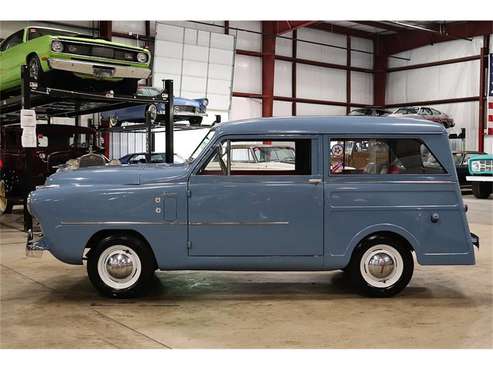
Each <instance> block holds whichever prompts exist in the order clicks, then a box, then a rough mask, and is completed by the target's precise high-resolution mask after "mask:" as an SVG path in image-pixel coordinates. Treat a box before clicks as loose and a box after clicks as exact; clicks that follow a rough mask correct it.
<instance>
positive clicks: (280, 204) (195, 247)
mask: <svg viewBox="0 0 493 370" xmlns="http://www.w3.org/2000/svg"><path fill="white" fill-rule="evenodd" d="M218 143H219V145H220V146H219V147H218V148H220V150H221V153H218V152H216V151H215V150H211V151H210V152H209V153H207V154H206V155H205V156H204V160H203V161H202V163H201V164H200V165H199V166H197V167H196V168H195V169H194V171H193V174H192V175H191V176H190V179H189V201H188V211H189V216H188V217H189V222H188V224H189V244H190V245H189V255H190V256H225V257H227V256H229V257H248V256H250V257H266V256H321V255H322V253H323V184H322V175H321V173H320V171H321V166H320V165H319V158H321V155H320V151H321V145H320V140H319V138H318V137H316V136H315V137H314V136H303V137H298V136H295V137H282V138H278V137H275V136H269V137H256V138H254V139H251V138H248V139H246V138H219V139H218ZM258 144H263V145H281V144H282V145H283V146H286V145H289V146H292V147H293V148H294V150H295V153H296V163H284V162H270V163H268V165H266V164H265V163H261V162H257V161H249V160H246V161H237V160H232V158H231V156H230V155H229V153H230V149H231V147H232V146H237V145H241V146H242V147H245V146H248V145H250V146H254V145H258Z"/></svg>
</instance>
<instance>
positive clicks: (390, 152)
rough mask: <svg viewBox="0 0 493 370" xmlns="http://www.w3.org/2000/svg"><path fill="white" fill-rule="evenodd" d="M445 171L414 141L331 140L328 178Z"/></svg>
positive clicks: (421, 145) (429, 152)
mask: <svg viewBox="0 0 493 370" xmlns="http://www.w3.org/2000/svg"><path fill="white" fill-rule="evenodd" d="M445 172H446V171H445V170H444V168H443V167H442V165H441V164H440V162H438V160H437V159H436V157H435V155H434V154H433V153H432V152H431V151H430V150H429V149H428V147H427V146H426V145H425V144H424V143H423V142H422V141H421V140H417V139H332V140H331V141H330V173H331V175H361V174H369V175H386V174H440V173H445Z"/></svg>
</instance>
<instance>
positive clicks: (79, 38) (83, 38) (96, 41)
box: [51, 35, 148, 52]
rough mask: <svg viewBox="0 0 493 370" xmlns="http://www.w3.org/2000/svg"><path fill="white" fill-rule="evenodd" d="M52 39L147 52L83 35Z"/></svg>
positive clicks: (139, 48) (136, 47)
mask: <svg viewBox="0 0 493 370" xmlns="http://www.w3.org/2000/svg"><path fill="white" fill-rule="evenodd" d="M51 37H52V38H54V39H55V38H56V39H59V40H62V41H63V40H65V41H78V42H85V43H88V44H93V45H94V44H100V45H104V46H114V47H120V48H123V49H131V50H135V51H143V52H144V51H145V52H148V50H147V49H144V48H141V47H138V46H132V45H127V44H122V43H120V42H114V41H107V40H104V39H100V38H97V37H95V38H90V37H88V36H84V35H81V36H51Z"/></svg>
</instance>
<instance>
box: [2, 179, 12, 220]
mask: <svg viewBox="0 0 493 370" xmlns="http://www.w3.org/2000/svg"><path fill="white" fill-rule="evenodd" d="M12 208H13V204H12V202H11V201H10V200H9V198H8V197H7V187H6V186H5V182H4V181H3V180H1V181H0V216H1V215H3V214H6V213H12Z"/></svg>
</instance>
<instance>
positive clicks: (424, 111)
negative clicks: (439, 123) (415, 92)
mask: <svg viewBox="0 0 493 370" xmlns="http://www.w3.org/2000/svg"><path fill="white" fill-rule="evenodd" d="M421 114H425V115H427V116H431V115H432V113H431V109H429V108H421Z"/></svg>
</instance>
